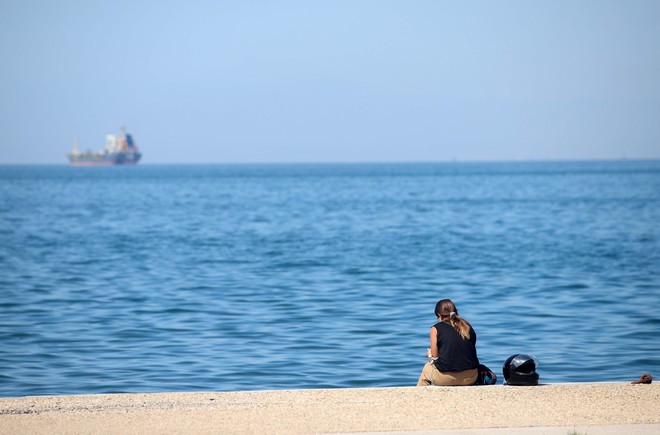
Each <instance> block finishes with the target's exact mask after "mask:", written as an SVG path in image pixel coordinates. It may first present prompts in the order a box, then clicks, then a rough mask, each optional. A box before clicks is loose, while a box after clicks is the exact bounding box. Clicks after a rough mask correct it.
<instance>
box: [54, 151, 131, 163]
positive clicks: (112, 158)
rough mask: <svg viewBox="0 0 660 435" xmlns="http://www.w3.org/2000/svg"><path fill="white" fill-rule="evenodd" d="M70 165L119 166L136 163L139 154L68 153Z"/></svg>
mask: <svg viewBox="0 0 660 435" xmlns="http://www.w3.org/2000/svg"><path fill="white" fill-rule="evenodd" d="M67 157H68V158H69V164H70V165H71V166H119V165H136V164H137V163H138V162H139V161H140V157H142V155H141V154H138V153H111V154H93V155H77V156H76V155H73V154H69V155H68V156H67Z"/></svg>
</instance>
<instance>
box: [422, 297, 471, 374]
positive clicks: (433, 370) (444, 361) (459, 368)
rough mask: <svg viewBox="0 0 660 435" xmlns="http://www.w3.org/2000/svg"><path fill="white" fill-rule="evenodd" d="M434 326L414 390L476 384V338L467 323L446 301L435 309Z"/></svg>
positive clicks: (453, 306)
mask: <svg viewBox="0 0 660 435" xmlns="http://www.w3.org/2000/svg"><path fill="white" fill-rule="evenodd" d="M435 315H436V316H437V317H438V323H436V324H435V325H433V326H432V327H431V348H430V349H428V350H427V351H426V356H427V357H428V359H429V362H428V363H426V365H425V366H424V369H423V370H422V374H421V376H420V377H419V381H417V386H418V387H419V386H428V385H473V384H474V383H475V382H476V381H477V376H478V367H479V358H477V348H476V346H475V345H476V343H477V334H476V333H475V332H474V329H472V325H470V323H469V322H468V321H467V320H465V319H463V318H462V317H460V316H459V315H458V310H457V309H456V306H455V305H454V303H453V302H452V301H451V300H450V299H442V300H441V301H439V302H438V303H437V304H436V306H435Z"/></svg>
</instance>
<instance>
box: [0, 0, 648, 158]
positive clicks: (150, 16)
mask: <svg viewBox="0 0 660 435" xmlns="http://www.w3.org/2000/svg"><path fill="white" fill-rule="evenodd" d="M0 62H1V63H0V127H1V134H2V136H1V138H0V163H62V164H64V163H66V157H65V153H66V152H67V151H69V149H70V148H71V143H72V140H73V138H74V137H76V138H77V139H78V143H79V147H80V148H81V149H100V148H102V147H103V146H104V141H105V135H106V134H108V133H113V132H115V131H117V130H118V128H119V126H120V125H126V126H127V128H128V130H129V132H131V133H133V135H134V138H135V140H136V142H137V143H138V145H139V146H140V147H141V149H142V151H143V153H144V158H143V162H144V163H233V162H265V163H267V162H392V161H447V160H454V159H457V160H459V161H467V160H521V159H619V158H623V157H626V158H660V1H658V0H649V1H643V0H621V1H606V0H595V1H580V0H566V1H557V0H548V1H534V0H521V1H495V0H488V1H470V0H465V1H440V0H437V1H396V2H395V1H380V0H373V1H367V0H365V1H360V0H351V1H334V0H333V1H330V0H328V1H313V0H309V1H284V0H282V1H242V0H241V1H239V0H236V1H232V2H227V1H213V0H209V1H194V0H189V1H163V0H158V1H140V0H131V1H124V0H119V1H118V0H113V1H94V0H80V1H73V0H57V1H50V0H48V1H47V0H0Z"/></svg>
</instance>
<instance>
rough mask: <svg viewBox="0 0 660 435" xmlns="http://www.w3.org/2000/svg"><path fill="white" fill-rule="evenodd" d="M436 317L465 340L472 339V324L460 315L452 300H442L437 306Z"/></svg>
mask: <svg viewBox="0 0 660 435" xmlns="http://www.w3.org/2000/svg"><path fill="white" fill-rule="evenodd" d="M435 315H436V316H438V317H439V318H440V321H441V322H446V323H449V324H450V325H451V326H453V327H454V329H455V330H456V331H458V334H459V335H460V336H461V338H462V339H463V340H468V339H469V338H470V328H471V327H472V326H471V325H470V322H468V321H467V320H465V319H464V318H462V317H460V316H459V315H458V310H457V309H456V305H454V303H453V302H452V300H451V299H442V300H440V301H438V303H437V304H436V305H435Z"/></svg>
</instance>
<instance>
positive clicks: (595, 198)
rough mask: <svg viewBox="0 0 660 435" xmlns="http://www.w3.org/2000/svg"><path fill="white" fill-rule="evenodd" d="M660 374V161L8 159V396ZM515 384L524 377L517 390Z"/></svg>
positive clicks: (4, 363) (1, 302)
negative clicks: (460, 339) (449, 366)
mask: <svg viewBox="0 0 660 435" xmlns="http://www.w3.org/2000/svg"><path fill="white" fill-rule="evenodd" d="M443 298H450V299H452V300H453V301H454V302H455V304H456V306H457V308H458V312H459V315H461V316H462V317H464V318H465V319H467V320H468V321H469V322H470V323H471V324H472V326H473V327H474V329H475V330H476V333H477V337H478V341H477V351H478V355H479V358H480V361H481V362H482V363H483V364H485V365H486V366H488V367H490V368H491V369H492V370H493V371H494V372H495V373H496V375H497V377H498V383H502V380H503V379H502V378H503V376H502V366H503V363H504V361H505V360H506V359H507V358H508V357H509V356H511V355H515V354H519V353H524V354H528V355H533V356H535V357H536V358H537V359H538V361H539V366H538V373H539V375H540V381H541V383H566V382H610V381H612V382H620V381H633V380H635V379H638V378H639V377H640V375H641V374H643V373H650V374H652V375H653V376H659V377H660V344H659V343H660V341H658V339H659V337H660V308H659V307H660V161H658V160H648V161H629V160H621V161H576V162H567V161H562V162H497V163H485V162H484V163H462V162H447V163H428V164H426V163H417V164H404V163H401V164H292V165H287V164H271V165H247V164H246V165H240V164H233V165H229V164H228V165H149V164H144V165H139V166H134V167H93V168H80V167H68V166H64V165H42V166H40V165H30V166H27V165H26V166H0V368H1V370H0V396H2V397H20V396H28V395H62V394H90V393H120V392H172V391H244V390H281V389H311V388H365V387H397V386H410V385H415V384H416V382H417V379H418V377H419V374H420V372H421V369H422V366H423V365H424V363H425V362H426V356H425V352H426V348H427V347H428V346H429V331H430V327H431V326H432V325H433V324H434V323H435V322H436V318H435V316H434V313H433V310H434V307H435V303H436V302H437V301H438V300H439V299H443ZM512 388H514V387H512Z"/></svg>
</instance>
